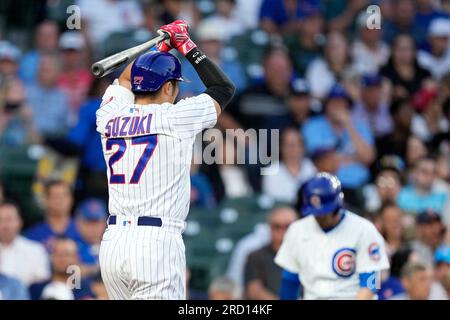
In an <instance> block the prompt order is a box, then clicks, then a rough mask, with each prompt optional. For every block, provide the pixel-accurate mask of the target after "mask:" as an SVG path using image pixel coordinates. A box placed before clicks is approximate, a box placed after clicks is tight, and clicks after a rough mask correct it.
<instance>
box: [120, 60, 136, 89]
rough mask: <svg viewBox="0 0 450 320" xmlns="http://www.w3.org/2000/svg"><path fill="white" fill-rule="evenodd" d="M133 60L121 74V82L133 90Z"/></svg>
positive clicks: (123, 85)
mask: <svg viewBox="0 0 450 320" xmlns="http://www.w3.org/2000/svg"><path fill="white" fill-rule="evenodd" d="M133 62H134V61H133ZM133 62H131V63H130V64H128V66H127V67H126V68H125V69H124V70H123V71H122V73H121V74H120V76H119V84H120V85H121V86H122V87H125V88H127V89H128V90H131V67H132V66H133Z"/></svg>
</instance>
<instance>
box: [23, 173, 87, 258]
mask: <svg viewBox="0 0 450 320" xmlns="http://www.w3.org/2000/svg"><path fill="white" fill-rule="evenodd" d="M44 195H45V221H44V222H41V223H39V224H37V225H35V226H32V227H30V228H29V229H28V230H26V231H25V236H26V237H27V238H29V239H31V240H35V241H39V242H41V243H42V244H44V245H45V247H46V248H47V250H48V251H50V249H51V245H52V242H53V241H54V239H55V238H57V237H61V236H65V237H68V238H70V239H72V240H74V241H79V239H80V235H79V233H78V231H77V229H76V226H75V222H74V221H73V220H72V218H71V215H70V211H71V209H72V204H73V198H72V190H71V188H70V186H69V185H68V184H67V183H65V182H63V181H61V180H54V181H49V182H48V183H47V184H46V185H45V190H44Z"/></svg>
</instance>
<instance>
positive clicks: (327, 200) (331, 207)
mask: <svg viewBox="0 0 450 320" xmlns="http://www.w3.org/2000/svg"><path fill="white" fill-rule="evenodd" d="M343 202H344V193H343V192H342V187H341V182H340V181H339V179H338V178H337V177H335V176H333V175H332V174H329V173H326V172H320V173H318V174H316V176H314V177H313V178H311V179H310V180H308V181H307V182H305V185H304V186H303V206H302V212H303V214H304V215H310V214H313V215H315V216H323V215H327V214H329V213H332V212H334V211H335V210H336V209H339V208H341V207H342V205H343Z"/></svg>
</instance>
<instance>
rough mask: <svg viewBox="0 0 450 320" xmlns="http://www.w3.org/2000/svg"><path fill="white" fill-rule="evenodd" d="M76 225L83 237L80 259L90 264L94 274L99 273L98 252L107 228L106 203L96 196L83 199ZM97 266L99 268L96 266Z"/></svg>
mask: <svg viewBox="0 0 450 320" xmlns="http://www.w3.org/2000/svg"><path fill="white" fill-rule="evenodd" d="M75 214H76V218H75V221H76V227H77V230H78V232H79V233H80V236H81V239H80V241H79V243H78V246H79V248H80V259H81V262H83V263H84V264H87V265H90V266H91V267H92V268H91V269H93V270H90V271H92V272H90V273H91V274H92V275H94V274H96V273H98V272H99V271H100V270H99V269H98V254H99V251H100V242H101V241H102V236H103V232H104V231H105V228H106V219H107V217H108V209H107V208H106V204H105V203H104V202H103V201H102V200H100V199H96V198H88V199H85V200H83V201H82V202H81V203H80V204H79V205H78V207H77V209H76V211H75ZM96 267H97V268H96Z"/></svg>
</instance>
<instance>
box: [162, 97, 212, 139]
mask: <svg viewBox="0 0 450 320" xmlns="http://www.w3.org/2000/svg"><path fill="white" fill-rule="evenodd" d="M169 118H170V121H171V124H172V126H173V127H174V128H175V130H176V131H177V132H179V133H180V134H181V135H182V136H189V137H193V136H195V135H196V134H197V133H199V132H201V131H202V130H203V129H206V128H212V127H214V125H215V124H216V122H217V112H216V108H215V106H214V100H213V99H212V98H211V97H210V96H209V95H208V94H205V93H202V94H200V95H198V96H195V97H191V98H186V99H183V100H180V101H179V102H178V103H177V104H175V105H174V106H173V107H172V108H171V110H170V114H169Z"/></svg>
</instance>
